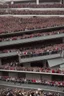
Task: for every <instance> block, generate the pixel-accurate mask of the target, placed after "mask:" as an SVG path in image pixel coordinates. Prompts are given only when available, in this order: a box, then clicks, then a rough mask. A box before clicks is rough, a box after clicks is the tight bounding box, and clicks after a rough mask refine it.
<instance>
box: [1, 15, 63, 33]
mask: <svg viewBox="0 0 64 96" xmlns="http://www.w3.org/2000/svg"><path fill="white" fill-rule="evenodd" d="M62 25H64V17H49V18H45V17H43V18H42V17H28V18H21V17H13V16H10V17H8V16H7V17H0V34H2V33H11V32H18V31H28V30H34V29H41V28H47V27H55V26H62Z"/></svg>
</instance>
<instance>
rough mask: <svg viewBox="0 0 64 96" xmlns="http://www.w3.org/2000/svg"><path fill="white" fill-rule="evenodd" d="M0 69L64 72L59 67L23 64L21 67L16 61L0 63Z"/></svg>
mask: <svg viewBox="0 0 64 96" xmlns="http://www.w3.org/2000/svg"><path fill="white" fill-rule="evenodd" d="M0 69H4V70H17V71H28V72H31V71H32V72H44V73H58V74H64V70H60V69H59V68H56V69H52V68H44V67H37V66H36V67H24V66H23V67H22V66H19V64H18V62H16V63H13V62H11V63H7V64H5V65H0Z"/></svg>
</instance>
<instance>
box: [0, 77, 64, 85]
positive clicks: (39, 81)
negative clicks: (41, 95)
mask: <svg viewBox="0 0 64 96" xmlns="http://www.w3.org/2000/svg"><path fill="white" fill-rule="evenodd" d="M0 80H2V81H6V82H14V84H15V83H20V84H22V83H28V84H30V83H34V84H42V85H49V86H58V87H64V81H53V80H45V79H39V78H38V79H33V78H21V77H11V76H10V77H9V76H0Z"/></svg>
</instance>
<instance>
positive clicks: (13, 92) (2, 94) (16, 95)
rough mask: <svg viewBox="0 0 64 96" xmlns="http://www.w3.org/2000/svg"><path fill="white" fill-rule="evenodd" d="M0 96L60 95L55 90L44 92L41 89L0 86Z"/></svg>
mask: <svg viewBox="0 0 64 96" xmlns="http://www.w3.org/2000/svg"><path fill="white" fill-rule="evenodd" d="M0 96H60V94H59V93H56V92H46V91H43V90H42V89H39V88H38V89H35V90H33V89H18V88H13V89H12V88H0Z"/></svg>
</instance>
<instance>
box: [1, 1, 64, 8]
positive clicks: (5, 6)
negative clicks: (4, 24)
mask: <svg viewBox="0 0 64 96" xmlns="http://www.w3.org/2000/svg"><path fill="white" fill-rule="evenodd" d="M11 3H12V2H11ZM0 8H64V4H55V3H54V4H43V3H41V4H39V5H37V4H36V3H32V4H31V3H24V4H21V3H19V4H18V3H16V4H0Z"/></svg>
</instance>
